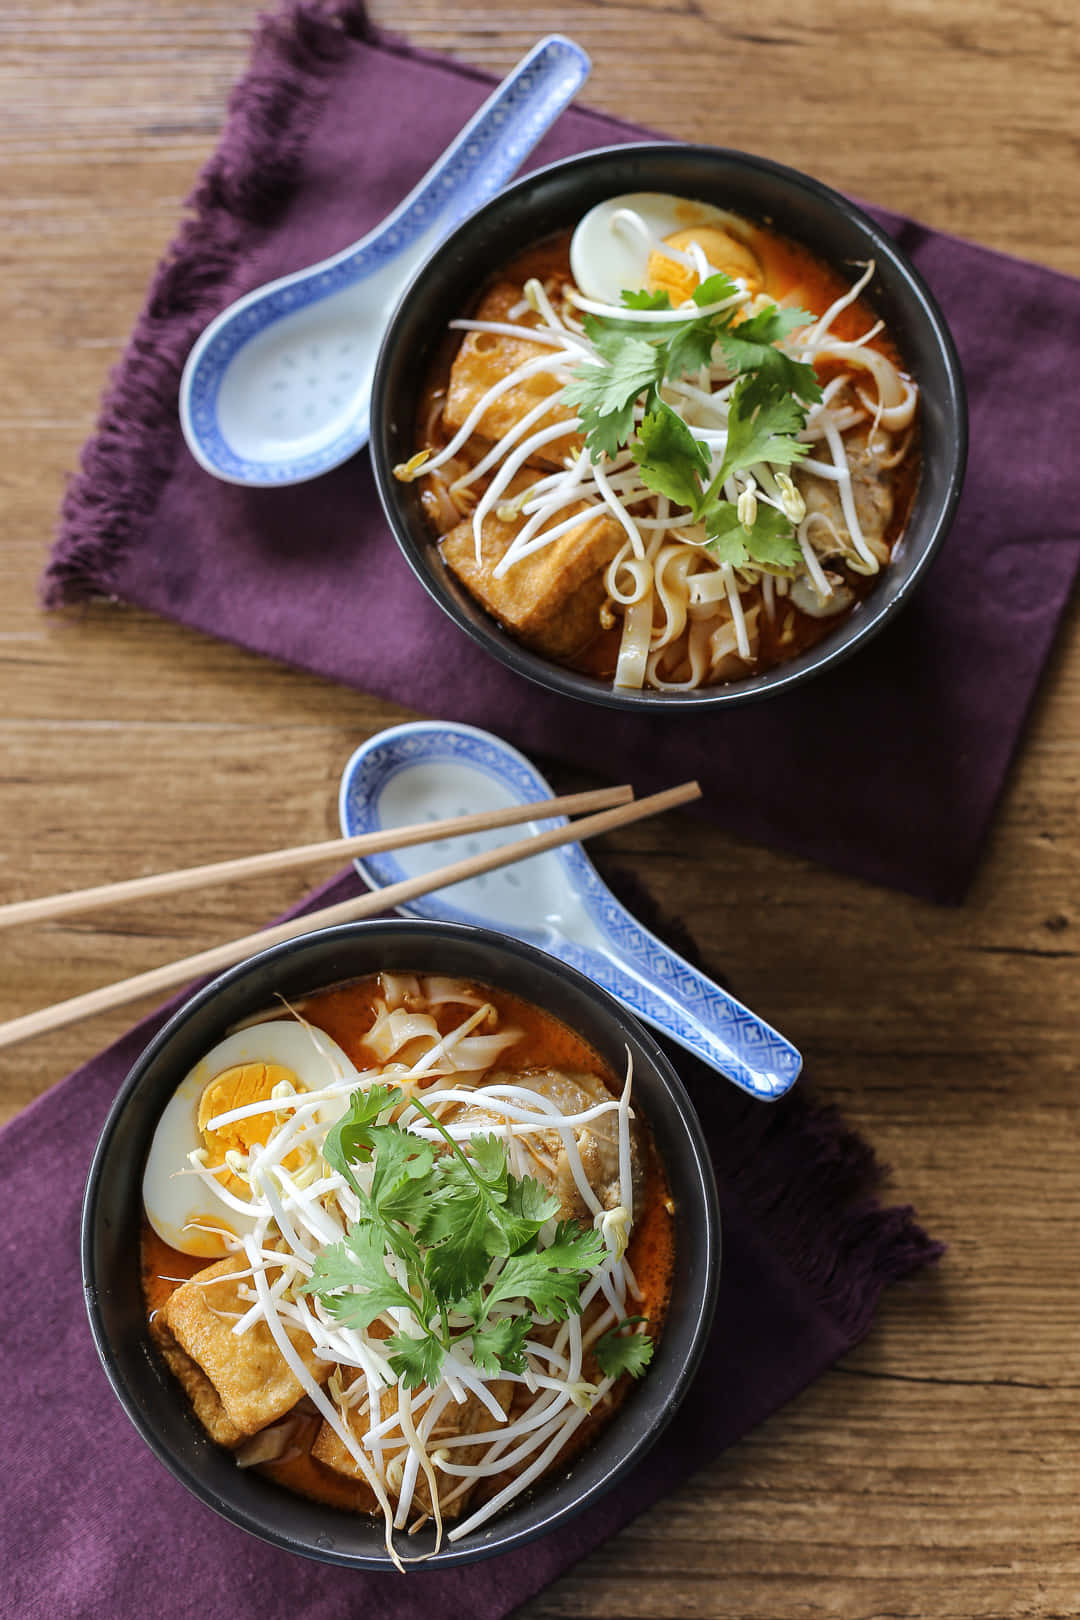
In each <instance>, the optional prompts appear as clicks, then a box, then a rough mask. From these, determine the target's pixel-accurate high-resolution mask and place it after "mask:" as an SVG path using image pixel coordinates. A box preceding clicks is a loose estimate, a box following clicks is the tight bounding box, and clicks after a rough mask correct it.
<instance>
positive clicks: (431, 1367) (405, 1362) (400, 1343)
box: [385, 1333, 445, 1389]
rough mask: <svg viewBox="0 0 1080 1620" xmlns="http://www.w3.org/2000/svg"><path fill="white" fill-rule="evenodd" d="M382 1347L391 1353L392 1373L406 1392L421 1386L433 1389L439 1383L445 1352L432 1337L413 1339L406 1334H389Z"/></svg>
mask: <svg viewBox="0 0 1080 1620" xmlns="http://www.w3.org/2000/svg"><path fill="white" fill-rule="evenodd" d="M385 1346H386V1348H387V1349H388V1350H389V1351H391V1352H392V1353H391V1355H390V1358H389V1359H390V1367H391V1370H392V1371H393V1373H394V1375H395V1377H397V1378H400V1379H401V1382H402V1383H403V1384H404V1385H405V1388H406V1389H419V1388H420V1386H421V1384H428V1385H430V1386H431V1387H432V1388H434V1386H435V1385H436V1384H437V1383H438V1382H439V1379H440V1377H441V1375H442V1364H443V1356H444V1354H445V1350H444V1347H443V1345H442V1344H440V1342H439V1340H438V1339H437V1338H435V1337H434V1335H433V1334H430V1333H428V1334H425V1335H424V1337H423V1338H420V1339H414V1338H413V1337H412V1336H411V1335H410V1334H408V1333H392V1334H391V1335H390V1337H389V1338H388V1339H387V1340H386V1341H385Z"/></svg>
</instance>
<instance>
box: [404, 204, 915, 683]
mask: <svg viewBox="0 0 1080 1620" xmlns="http://www.w3.org/2000/svg"><path fill="white" fill-rule="evenodd" d="M873 276H874V265H873V264H872V263H867V264H861V265H854V266H847V267H844V268H843V269H841V268H838V267H837V268H834V267H832V266H829V265H826V264H824V263H822V262H821V261H820V260H818V259H817V258H815V256H814V255H813V254H812V253H810V252H809V251H808V250H807V249H806V248H804V247H802V246H800V245H799V244H797V243H795V242H791V241H789V240H787V239H785V238H784V237H782V236H780V235H777V234H776V233H774V232H773V231H772V230H769V229H766V228H765V227H764V226H762V225H758V224H754V223H751V222H750V221H749V220H747V219H744V218H742V217H740V216H738V215H735V214H732V213H728V212H725V211H723V210H721V209H718V208H713V207H710V206H708V205H705V204H702V203H696V202H692V201H688V200H687V199H685V198H681V197H673V196H665V195H663V194H659V193H651V192H650V193H637V194H633V195H630V196H624V197H616V198H612V199H611V200H609V201H608V202H604V203H601V204H600V205H599V206H598V207H596V208H593V209H592V210H591V211H590V212H589V213H588V214H586V215H585V217H584V218H583V219H582V220H581V222H580V223H579V224H578V226H577V228H576V230H575V231H574V232H573V234H572V236H566V237H564V238H560V239H557V240H553V241H548V242H545V243H543V244H541V245H540V246H538V247H536V248H535V249H533V250H531V251H529V252H527V253H525V254H523V255H522V256H521V257H520V258H518V259H516V260H514V261H513V262H512V263H511V264H509V265H507V267H506V269H505V271H504V272H503V273H502V274H501V275H500V276H499V277H498V279H497V280H496V281H495V282H494V283H493V284H492V285H490V286H489V287H488V288H487V290H486V291H485V292H484V293H483V295H482V297H481V298H480V300H479V302H478V304H477V305H476V307H475V309H473V310H472V311H463V312H462V318H461V319H459V320H455V321H453V322H452V323H451V327H452V328H453V330H452V332H451V333H450V334H449V335H448V340H447V344H446V346H445V349H444V352H443V353H442V354H441V356H440V357H439V361H438V363H437V364H436V366H435V368H434V370H433V372H432V375H431V376H430V377H429V379H428V384H427V390H426V394H425V398H424V402H423V408H422V419H421V421H420V422H419V423H418V430H417V453H416V454H415V455H414V456H413V457H412V458H411V459H410V460H409V461H408V462H407V463H404V464H403V465H401V466H399V467H397V468H395V476H396V477H397V478H399V479H401V480H403V481H407V482H411V481H413V480H420V481H421V494H422V500H423V504H424V509H425V512H426V514H427V517H428V519H429V521H430V524H431V527H432V529H433V531H434V534H435V535H436V536H437V537H438V541H439V546H440V550H441V553H442V557H443V560H444V562H445V564H446V566H447V567H448V568H449V569H450V570H451V571H452V572H453V573H454V574H455V575H456V576H457V578H458V579H459V580H460V581H461V583H462V584H463V585H464V586H465V587H466V589H467V590H468V591H469V592H470V593H471V594H472V595H473V596H474V597H475V598H476V600H477V601H478V602H480V603H481V605H482V606H483V607H484V608H485V609H486V610H487V611H488V612H489V613H490V614H491V615H492V616H493V617H494V618H495V619H497V620H498V621H499V622H500V623H501V624H502V625H503V626H504V627H505V628H506V629H507V630H508V631H509V632H510V633H511V634H512V635H514V636H516V637H517V638H518V639H520V640H521V641H522V642H523V643H525V644H526V645H528V646H529V647H531V648H532V649H533V650H534V651H537V652H539V653H541V654H542V655H544V656H546V657H548V658H551V659H553V660H555V661H556V662H559V663H562V664H566V665H569V666H570V667H572V668H574V669H577V670H580V671H583V672H585V673H588V674H592V675H594V676H597V677H600V678H603V679H607V680H611V681H613V682H614V684H615V686H617V687H620V688H625V689H630V688H643V687H648V688H653V689H656V690H659V691H671V692H679V691H687V690H690V689H692V688H695V687H700V686H706V685H710V684H714V683H717V682H725V681H737V680H740V679H744V678H746V677H748V676H751V675H754V674H757V673H759V672H760V671H762V670H765V669H768V668H770V667H772V666H774V665H776V664H778V663H781V662H783V661H784V660H785V659H788V658H792V657H794V656H795V655H796V654H798V653H800V652H802V651H804V650H805V649H806V648H808V647H810V646H812V645H813V644H814V643H815V642H816V641H818V640H820V639H821V638H822V636H824V635H825V634H827V633H828V631H829V629H830V627H831V626H833V625H835V624H836V623H837V622H838V621H839V620H841V619H842V618H844V617H845V616H846V615H848V614H849V613H851V612H852V610H853V609H854V608H855V606H856V604H857V603H858V601H859V600H860V598H861V597H863V596H865V595H866V593H867V592H868V591H869V590H871V589H872V587H873V583H874V580H875V578H876V576H877V575H878V574H879V573H880V572H881V571H882V570H883V569H885V568H887V567H888V565H889V560H890V558H891V556H892V554H893V551H894V548H895V547H896V545H897V543H898V541H899V539H900V537H901V534H902V532H903V528H904V524H905V522H906V519H907V514H908V512H909V509H910V506H911V501H912V497H913V493H914V488H915V483H916V479H917V474H918V462H919V449H918V389H917V387H916V385H915V383H914V382H913V381H912V379H911V378H910V377H909V376H908V375H907V374H906V373H905V371H904V365H903V358H902V356H901V355H899V354H898V353H897V352H896V349H895V347H894V345H893V343H892V342H891V340H890V337H889V334H888V332H886V331H885V330H883V328H882V324H881V322H880V321H877V320H875V318H874V316H873V314H872V312H871V311H870V309H869V308H868V307H867V305H866V304H865V303H864V302H863V301H862V296H861V295H862V294H863V293H864V291H865V290H866V289H870V292H871V293H872V290H873V289H872V281H873Z"/></svg>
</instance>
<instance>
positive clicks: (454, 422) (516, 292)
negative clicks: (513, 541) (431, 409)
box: [443, 281, 585, 467]
mask: <svg viewBox="0 0 1080 1620" xmlns="http://www.w3.org/2000/svg"><path fill="white" fill-rule="evenodd" d="M520 302H521V288H520V287H515V285H514V284H513V282H511V281H500V282H498V283H497V285H496V286H494V287H492V289H491V291H490V292H489V293H486V294H485V295H484V297H483V298H482V299H481V300H480V304H479V307H478V308H477V310H476V312H475V315H474V319H475V320H478V321H505V320H506V319H507V317H508V315H509V312H510V310H511V309H513V307H514V305H515V304H520ZM514 324H515V325H516V324H518V323H517V322H515V323H514ZM554 353H555V351H554V350H553V349H552V348H550V347H549V345H548V344H546V343H532V342H530V341H529V339H528V338H525V337H521V338H512V337H500V336H498V335H497V334H496V333H494V332H466V334H465V339H464V341H463V343H462V345H461V348H460V349H459V350H458V352H457V355H456V357H455V359H454V363H453V365H452V366H451V367H450V380H449V383H448V385H447V390H446V401H445V403H444V405H443V422H444V424H445V425H446V427H447V428H449V429H450V430H451V431H452V432H453V431H455V430H456V429H457V428H459V427H460V426H461V424H462V423H463V422H464V421H465V418H466V417H467V416H468V415H469V412H470V411H471V410H472V409H473V407H474V406H475V405H477V404H479V402H480V400H481V399H482V398H483V396H484V395H485V394H486V393H487V391H488V389H489V388H491V387H493V386H494V384H495V383H497V382H499V381H500V380H501V379H502V378H503V377H506V376H509V374H510V372H511V371H514V370H515V369H516V368H517V367H518V366H522V365H524V364H525V362H526V361H527V360H536V359H539V358H540V356H541V355H553V354H554ZM562 386H563V383H562V381H561V380H560V379H558V378H557V377H555V376H553V375H552V373H551V372H549V371H541V372H534V373H533V375H532V376H531V377H523V378H522V380H521V381H520V382H517V383H514V385H513V387H512V388H509V389H508V390H507V391H506V393H505V394H501V395H500V396H499V398H498V399H497V400H495V401H493V403H492V404H491V405H489V406H488V408H487V410H486V411H485V412H484V414H483V416H482V417H481V418H480V421H479V424H478V425H477V428H476V432H477V434H478V435H480V436H481V437H482V438H485V439H501V438H502V436H503V434H504V433H508V432H509V431H510V429H511V428H512V427H514V426H515V425H516V424H517V423H518V422H520V421H521V418H522V417H523V416H524V415H525V414H526V412H528V411H531V410H532V409H533V407H534V406H536V405H539V403H540V401H541V400H543V399H547V398H548V397H549V396H551V395H554V394H557V393H558V391H559V389H560V388H562ZM573 421H574V412H573V411H572V410H571V409H570V408H569V406H566V405H556V404H552V406H551V409H550V411H548V412H547V413H546V414H545V415H544V416H542V417H541V418H540V419H539V421H538V422H537V423H536V431H537V432H539V431H540V430H541V428H546V427H551V426H552V425H553V424H554V423H555V422H566V423H568V424H569V423H571V422H573ZM584 442H585V441H584V439H583V438H582V436H581V434H580V433H575V432H571V431H569V429H568V431H567V434H566V437H565V438H564V439H556V440H554V442H552V443H550V444H546V445H544V447H543V448H542V449H541V450H538V451H537V452H536V454H535V455H533V456H531V457H530V458H529V459H530V462H531V463H532V464H533V465H534V466H537V467H561V466H562V465H563V461H564V459H565V457H566V456H567V455H568V454H571V453H572V454H574V455H576V454H577V453H578V452H579V451H580V450H581V448H582V446H583V444H584Z"/></svg>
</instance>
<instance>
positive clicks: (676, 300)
mask: <svg viewBox="0 0 1080 1620" xmlns="http://www.w3.org/2000/svg"><path fill="white" fill-rule="evenodd" d="M691 242H696V243H697V244H698V246H699V247H700V249H701V251H702V252H703V253H704V255H705V257H706V258H707V259H708V261H709V263H710V264H711V265H712V266H713V268H714V269H716V270H722V271H723V272H724V273H725V275H729V276H738V277H739V278H740V280H742V281H743V282H745V283H746V286H747V287H748V288H749V290H750V292H751V293H753V294H756V293H759V292H760V291H761V288H762V283H763V281H764V277H763V275H762V270H761V266H760V264H759V263H758V261H757V259H756V258H755V256H754V254H753V253H751V251H750V249H749V248H748V247H746V246H745V245H744V244H743V243H742V242H738V241H736V239H735V237H733V236H730V235H729V234H728V232H727V231H723V230H721V229H720V228H719V226H717V225H695V226H694V227H693V229H692V230H685V231H673V232H672V234H671V235H670V236H665V237H664V243H665V246H667V247H673V248H678V249H680V250H681V251H682V252H684V253H685V252H686V249H687V247H688V246H689V245H690V243H691ZM699 281H700V277H699V276H698V273H697V271H696V270H692V269H691V268H690V266H689V265H688V264H680V263H679V262H678V260H676V259H669V258H668V257H667V255H666V254H664V253H661V252H660V251H659V249H654V250H653V252H652V253H650V254H649V263H648V267H647V270H646V286H647V287H648V290H649V291H650V292H666V293H667V294H668V297H669V298H670V299H671V303H672V307H673V308H678V306H679V305H680V304H685V303H686V301H687V299H688V298H690V296H691V294H692V293H693V291H694V288H695V287H696V286H697V285H698V283H699Z"/></svg>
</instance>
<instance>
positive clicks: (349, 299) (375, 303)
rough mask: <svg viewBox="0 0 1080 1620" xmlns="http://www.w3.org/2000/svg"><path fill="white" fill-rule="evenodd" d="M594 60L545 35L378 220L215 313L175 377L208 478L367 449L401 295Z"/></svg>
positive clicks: (281, 478) (305, 473)
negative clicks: (378, 372)
mask: <svg viewBox="0 0 1080 1620" xmlns="http://www.w3.org/2000/svg"><path fill="white" fill-rule="evenodd" d="M590 67H591V64H590V62H589V58H588V57H587V56H586V54H585V52H584V51H583V50H582V49H581V47H580V46H579V45H575V44H574V42H573V41H572V40H569V39H562V38H561V37H560V36H559V35H558V34H552V35H551V36H550V37H549V38H548V39H544V40H541V42H540V43H539V45H536V46H535V47H534V48H533V49H532V50H531V51H530V52H529V54H528V56H526V57H525V58H524V60H523V61H521V62H519V63H518V66H517V67H516V68H515V69H514V71H513V72H512V73H511V74H510V76H509V78H507V79H504V80H503V82H502V84H500V85H499V87H498V89H497V90H495V91H494V92H493V94H492V95H491V96H489V97H488V99H487V101H485V103H484V105H483V106H482V107H481V108H480V111H479V112H478V113H476V115H475V116H474V117H473V118H471V119H470V120H469V122H468V123H467V124H466V125H465V128H464V129H463V130H462V131H461V134H460V135H459V136H458V137H457V139H456V140H455V141H454V142H453V144H452V145H451V146H449V147H448V148H447V150H446V151H445V152H444V153H443V155H442V157H441V158H440V159H439V161H438V162H437V163H436V164H435V166H434V168H432V169H430V170H429V171H428V173H427V174H426V175H425V176H424V178H423V179H422V180H421V181H420V183H419V184H418V185H417V186H415V187H414V188H413V190H412V191H411V192H410V193H409V195H408V196H407V197H406V198H405V200H404V202H402V203H400V204H399V206H398V207H397V208H395V209H394V212H393V213H392V214H391V215H390V216H389V217H388V218H387V219H385V220H384V221H383V223H382V224H381V225H379V226H378V227H377V228H376V229H375V230H373V231H371V232H370V233H369V234H368V235H367V236H365V237H363V238H362V239H361V240H360V241H359V242H356V243H354V244H353V245H352V247H347V248H345V249H343V250H342V252H340V253H336V254H335V255H334V256H333V258H330V259H324V260H322V261H321V263H319V264H314V265H311V266H309V268H308V269H306V270H298V271H296V272H295V273H294V274H293V275H289V276H282V277H281V278H280V280H278V281H271V282H269V283H267V285H266V286H264V287H258V288H256V289H255V291H254V292H250V293H247V294H246V295H245V297H243V298H240V299H238V300H237V301H236V303H235V304H231V305H230V306H229V308H228V309H226V310H223V311H222V313H221V314H220V315H219V316H218V317H217V318H216V320H213V321H211V323H210V325H209V326H208V327H207V328H206V331H205V332H204V333H203V334H202V336H201V337H200V338H199V340H198V342H197V343H196V344H195V347H194V348H193V349H192V351H191V354H190V355H189V356H188V361H187V365H186V366H185V368H184V375H183V378H182V380H181V383H180V424H181V426H182V428H183V431H184V437H185V439H186V440H187V442H188V447H189V449H190V450H191V453H192V455H193V456H194V457H195V459H196V460H197V461H198V462H199V463H200V465H201V466H203V467H205V468H206V470H207V472H210V473H213V474H214V475H215V476H216V477H218V478H222V479H224V480H225V482H226V483H230V484H251V485H255V486H258V487H262V488H265V487H270V486H274V485H279V484H299V483H303V482H304V481H305V480H306V479H308V478H317V477H318V476H319V475H320V473H324V472H328V471H329V470H330V468H331V467H336V466H338V465H339V464H340V463H341V462H343V461H347V460H348V458H349V457H350V456H352V455H354V454H355V453H356V451H357V450H360V449H362V448H363V446H364V445H365V444H366V443H367V441H368V402H369V398H370V393H371V379H372V375H373V373H374V370H375V360H376V357H377V356H378V352H379V344H380V342H381V340H382V335H383V332H384V331H385V329H386V323H387V321H388V320H389V318H390V314H391V311H392V310H393V308H394V305H395V304H396V303H397V300H398V296H399V294H400V293H401V292H402V291H403V289H404V287H405V286H406V284H407V282H409V281H410V280H411V279H412V276H413V274H414V272H415V271H416V270H418V269H419V268H420V266H421V264H423V262H424V260H425V259H426V258H427V257H428V255H429V254H430V253H431V252H432V250H433V249H434V248H436V247H437V246H438V244H439V243H440V242H441V241H442V240H443V238H444V237H446V236H448V235H449V234H450V232H451V230H452V229H453V228H454V226H455V225H457V224H458V223H459V222H460V221H461V220H462V219H464V217H465V215H466V214H471V213H472V212H474V210H475V209H477V208H479V207H480V205H481V204H482V203H485V202H487V201H488V199H489V198H491V197H493V196H494V195H495V193H496V192H497V191H498V190H499V189H500V188H501V187H502V186H504V185H505V184H506V182H507V180H509V179H510V177H511V175H513V174H514V173H515V172H516V171H517V169H518V168H519V167H520V166H521V164H522V163H523V162H524V160H525V158H526V157H527V156H528V154H529V153H530V152H531V151H532V149H533V147H534V146H535V145H536V143H537V141H538V140H539V139H540V137H541V136H542V135H543V134H544V133H545V132H546V131H547V130H548V129H549V128H550V126H551V125H552V124H553V123H554V122H555V119H556V118H557V117H558V116H559V114H560V113H561V112H562V110H563V108H564V107H566V105H567V104H568V103H569V102H570V101H571V100H572V99H573V97H574V96H575V95H576V93H577V92H578V90H580V88H581V86H582V85H583V84H584V83H585V80H586V79H587V78H588V76H589V70H590Z"/></svg>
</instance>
